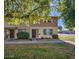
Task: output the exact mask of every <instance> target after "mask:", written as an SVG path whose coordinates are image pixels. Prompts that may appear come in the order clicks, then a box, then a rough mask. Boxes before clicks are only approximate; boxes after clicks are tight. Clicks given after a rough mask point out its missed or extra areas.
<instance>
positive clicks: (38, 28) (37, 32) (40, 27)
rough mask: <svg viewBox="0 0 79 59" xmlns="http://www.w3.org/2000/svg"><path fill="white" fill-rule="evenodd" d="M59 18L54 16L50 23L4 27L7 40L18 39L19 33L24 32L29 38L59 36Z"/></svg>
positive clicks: (42, 22)
mask: <svg viewBox="0 0 79 59" xmlns="http://www.w3.org/2000/svg"><path fill="white" fill-rule="evenodd" d="M57 20H58V17H57V16H52V17H51V20H50V21H40V22H39V23H37V24H32V25H30V26H27V25H19V26H14V25H6V24H5V25H4V31H5V32H4V33H5V39H11V38H13V39H17V33H18V32H21V31H24V32H28V33H29V34H30V37H29V38H52V34H57V30H58V28H57Z"/></svg>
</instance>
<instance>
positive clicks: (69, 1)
mask: <svg viewBox="0 0 79 59" xmlns="http://www.w3.org/2000/svg"><path fill="white" fill-rule="evenodd" d="M59 11H60V12H61V17H62V18H63V19H64V20H63V21H64V23H65V27H66V28H68V29H69V30H71V29H73V28H74V27H75V0H59Z"/></svg>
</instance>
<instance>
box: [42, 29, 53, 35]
mask: <svg viewBox="0 0 79 59" xmlns="http://www.w3.org/2000/svg"><path fill="white" fill-rule="evenodd" d="M52 32H53V30H52V29H44V30H43V34H44V35H52Z"/></svg>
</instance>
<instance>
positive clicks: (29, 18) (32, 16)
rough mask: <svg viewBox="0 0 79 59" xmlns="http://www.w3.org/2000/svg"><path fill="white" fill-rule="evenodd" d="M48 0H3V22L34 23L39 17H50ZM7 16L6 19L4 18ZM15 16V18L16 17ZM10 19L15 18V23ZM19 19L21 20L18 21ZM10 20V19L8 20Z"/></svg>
mask: <svg viewBox="0 0 79 59" xmlns="http://www.w3.org/2000/svg"><path fill="white" fill-rule="evenodd" d="M49 5H50V0H4V6H5V8H4V11H5V13H4V14H5V19H4V20H5V22H6V23H8V22H9V23H10V24H14V25H17V24H21V22H22V21H23V22H24V23H26V22H28V23H29V24H33V23H34V21H35V23H36V22H37V21H38V20H39V19H42V18H43V19H45V20H46V19H47V18H50V17H49V16H48V15H49V12H50V7H49ZM6 18H7V19H6ZM16 18H17V19H16ZM12 19H16V22H17V23H13V21H12ZM18 19H21V20H22V21H21V22H18ZM9 20H10V21H9Z"/></svg>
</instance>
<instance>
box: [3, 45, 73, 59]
mask: <svg viewBox="0 0 79 59" xmlns="http://www.w3.org/2000/svg"><path fill="white" fill-rule="evenodd" d="M4 54H5V59H75V58H74V57H75V55H74V46H71V45H67V44H27V45H5V50H4Z"/></svg>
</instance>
